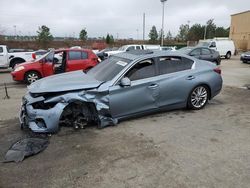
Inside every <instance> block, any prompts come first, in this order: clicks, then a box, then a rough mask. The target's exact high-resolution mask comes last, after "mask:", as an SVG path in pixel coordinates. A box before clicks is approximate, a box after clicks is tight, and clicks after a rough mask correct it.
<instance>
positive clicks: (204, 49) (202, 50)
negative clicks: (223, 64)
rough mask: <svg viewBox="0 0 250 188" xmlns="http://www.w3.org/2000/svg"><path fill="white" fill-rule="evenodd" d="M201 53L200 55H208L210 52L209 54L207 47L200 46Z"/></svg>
mask: <svg viewBox="0 0 250 188" xmlns="http://www.w3.org/2000/svg"><path fill="white" fill-rule="evenodd" d="M201 54H202V55H210V54H211V51H210V50H209V49H206V48H202V49H201Z"/></svg>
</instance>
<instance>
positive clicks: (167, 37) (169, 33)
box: [166, 31, 173, 41]
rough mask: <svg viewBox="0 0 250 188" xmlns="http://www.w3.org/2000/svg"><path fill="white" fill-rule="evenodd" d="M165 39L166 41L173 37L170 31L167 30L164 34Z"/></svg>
mask: <svg viewBox="0 0 250 188" xmlns="http://www.w3.org/2000/svg"><path fill="white" fill-rule="evenodd" d="M166 39H167V40H168V41H170V40H172V39H173V36H172V33H171V32H170V31H168V33H167V36H166Z"/></svg>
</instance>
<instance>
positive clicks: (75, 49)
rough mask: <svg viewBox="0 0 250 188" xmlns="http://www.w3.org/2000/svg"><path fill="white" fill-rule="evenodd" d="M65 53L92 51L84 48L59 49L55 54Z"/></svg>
mask: <svg viewBox="0 0 250 188" xmlns="http://www.w3.org/2000/svg"><path fill="white" fill-rule="evenodd" d="M63 51H81V52H82V51H84V52H86V51H87V52H90V51H91V50H89V49H84V48H81V49H78V48H63V49H58V50H55V52H63Z"/></svg>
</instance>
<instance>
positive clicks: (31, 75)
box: [24, 71, 41, 84]
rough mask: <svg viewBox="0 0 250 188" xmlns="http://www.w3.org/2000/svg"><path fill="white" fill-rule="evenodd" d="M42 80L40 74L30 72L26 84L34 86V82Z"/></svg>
mask: <svg viewBox="0 0 250 188" xmlns="http://www.w3.org/2000/svg"><path fill="white" fill-rule="evenodd" d="M40 78H41V76H40V74H39V73H38V72H36V71H29V72H27V73H26V74H25V78H24V79H25V82H26V83H27V84H32V83H33V82H35V81H37V80H39V79H40Z"/></svg>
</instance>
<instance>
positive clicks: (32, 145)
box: [4, 138, 49, 162]
mask: <svg viewBox="0 0 250 188" xmlns="http://www.w3.org/2000/svg"><path fill="white" fill-rule="evenodd" d="M48 145H49V141H48V139H42V138H25V139H22V140H19V141H18V142H16V143H15V144H13V145H12V146H11V147H10V149H9V150H8V151H7V153H6V155H5V161H4V162H12V161H15V162H21V161H23V160H24V158H25V157H29V156H32V155H35V154H38V153H40V152H41V151H43V150H44V149H46V148H47V146H48Z"/></svg>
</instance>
